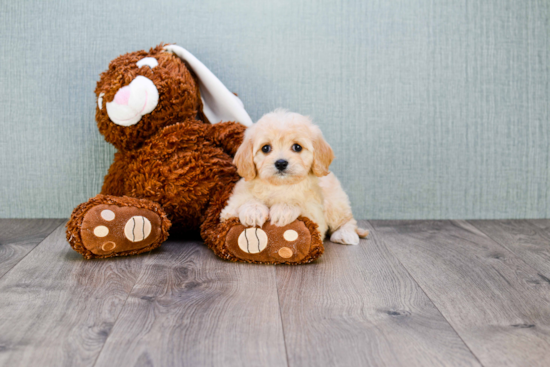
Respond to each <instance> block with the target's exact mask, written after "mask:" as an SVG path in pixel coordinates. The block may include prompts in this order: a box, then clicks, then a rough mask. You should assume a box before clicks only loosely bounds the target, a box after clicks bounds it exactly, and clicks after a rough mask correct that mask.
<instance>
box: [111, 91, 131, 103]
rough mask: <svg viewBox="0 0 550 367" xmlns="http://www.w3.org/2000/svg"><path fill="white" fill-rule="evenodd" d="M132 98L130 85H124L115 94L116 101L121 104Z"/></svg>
mask: <svg viewBox="0 0 550 367" xmlns="http://www.w3.org/2000/svg"><path fill="white" fill-rule="evenodd" d="M129 100H130V87H128V86H126V87H122V88H120V89H119V90H118V92H116V94H115V102H116V103H117V104H119V105H123V106H125V105H127V104H128V101H129Z"/></svg>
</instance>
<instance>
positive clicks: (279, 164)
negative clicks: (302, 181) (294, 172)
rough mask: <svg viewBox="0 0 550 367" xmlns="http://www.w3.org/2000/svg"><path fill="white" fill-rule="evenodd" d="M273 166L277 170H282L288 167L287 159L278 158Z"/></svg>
mask: <svg viewBox="0 0 550 367" xmlns="http://www.w3.org/2000/svg"><path fill="white" fill-rule="evenodd" d="M275 167H277V169H278V170H279V171H284V170H285V169H286V167H288V161H285V160H284V159H279V160H278V161H277V162H275Z"/></svg>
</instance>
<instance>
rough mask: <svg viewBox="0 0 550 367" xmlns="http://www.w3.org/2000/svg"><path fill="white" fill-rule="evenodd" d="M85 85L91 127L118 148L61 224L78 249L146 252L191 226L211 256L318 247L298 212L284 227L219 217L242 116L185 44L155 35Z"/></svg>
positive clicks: (288, 255)
mask: <svg viewBox="0 0 550 367" xmlns="http://www.w3.org/2000/svg"><path fill="white" fill-rule="evenodd" d="M95 93H96V96H97V101H98V104H97V107H96V121H97V125H98V128H99V131H100V132H101V134H103V136H104V137H105V140H106V141H108V142H109V143H111V144H113V145H114V146H115V147H116V148H117V150H118V151H117V152H116V153H115V157H114V162H113V164H112V165H111V167H110V169H109V172H108V174H107V176H106V177H105V180H104V183H103V188H102V190H101V194H99V195H97V196H96V197H94V198H92V199H90V200H88V201H87V202H85V203H83V204H80V205H79V206H78V207H77V208H75V210H74V211H73V213H72V215H71V218H70V220H69V222H68V223H67V240H68V242H69V243H70V245H71V246H72V248H73V249H74V250H76V251H78V252H79V253H81V254H82V255H83V256H84V257H85V258H87V259H93V258H106V257H113V256H126V255H135V254H139V253H142V252H145V251H150V250H152V249H154V248H157V247H159V246H160V245H161V244H162V243H163V242H164V241H165V240H166V238H167V237H168V231H169V230H179V231H185V232H189V231H197V230H200V233H201V236H202V238H203V239H204V241H205V243H206V244H207V245H208V246H209V247H210V248H211V249H212V250H213V251H214V252H215V253H216V255H218V256H219V257H221V258H223V259H227V260H231V261H245V262H251V263H270V264H276V263H288V264H301V263H308V262H311V261H313V260H315V259H316V258H318V257H319V256H320V255H321V254H322V253H323V244H322V241H321V240H320V236H319V232H318V231H317V225H316V224H315V223H313V222H312V221H310V220H309V219H308V218H304V217H300V218H298V220H296V221H295V222H293V223H291V224H290V225H288V226H286V227H276V226H273V225H271V224H269V223H266V224H264V226H263V227H262V228H245V227H244V226H242V225H241V224H240V222H239V220H238V219H237V218H233V219H230V220H228V221H226V222H223V223H221V222H220V212H221V211H222V209H223V208H224V206H225V204H226V202H227V200H228V198H229V196H230V194H231V191H232V189H233V186H234V185H235V183H236V182H237V181H238V180H239V175H238V174H237V169H236V167H235V166H234V165H233V163H232V160H233V155H234V154H235V152H236V151H237V148H238V147H239V145H240V144H241V142H242V139H243V133H244V131H245V129H246V126H245V125H250V124H251V123H252V121H251V120H250V117H249V116H248V114H247V113H246V111H245V110H244V108H243V106H242V103H241V102H240V100H239V99H238V98H237V97H236V96H235V95H233V94H232V93H230V92H229V91H228V90H227V88H225V86H224V85H223V84H222V83H221V82H220V81H219V80H218V79H217V78H216V77H215V76H214V75H213V74H212V73H211V72H210V71H209V70H208V69H207V68H206V67H205V66H204V65H203V64H202V63H201V62H200V61H199V60H197V59H196V58H195V57H194V56H193V55H191V54H190V53H189V52H188V51H186V50H185V49H183V48H181V47H179V46H176V45H168V46H165V45H162V44H161V45H159V46H157V47H155V48H152V49H151V50H150V51H149V52H146V51H137V52H132V53H128V54H125V55H122V56H119V57H118V58H116V59H115V60H113V61H112V62H111V63H110V64H109V69H108V70H107V71H105V72H103V73H102V74H101V77H100V80H99V82H98V83H97V87H96V89H95ZM220 121H239V122H240V123H239V122H220ZM171 228H172V229H171Z"/></svg>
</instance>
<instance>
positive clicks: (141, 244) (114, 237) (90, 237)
mask: <svg viewBox="0 0 550 367" xmlns="http://www.w3.org/2000/svg"><path fill="white" fill-rule="evenodd" d="M160 231H161V219H160V217H159V216H158V214H156V213H155V212H153V211H151V210H148V209H143V208H135V207H131V206H125V207H120V206H117V205H108V204H100V205H97V206H94V207H93V208H91V209H90V210H88V212H87V213H86V214H85V216H84V220H83V221H82V227H81V229H80V234H81V237H82V243H83V245H84V247H86V248H87V249H88V250H89V251H91V252H92V253H93V254H95V255H99V256H102V257H105V256H109V255H114V254H116V253H121V252H128V251H138V250H140V249H144V248H146V247H148V246H150V245H151V244H153V243H154V242H155V241H157V240H158V239H159V237H160Z"/></svg>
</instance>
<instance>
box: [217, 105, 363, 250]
mask: <svg viewBox="0 0 550 367" xmlns="http://www.w3.org/2000/svg"><path fill="white" fill-rule="evenodd" d="M296 144H298V145H299V146H300V147H301V149H299V148H296V146H295V145H296ZM265 146H269V148H264V147H265ZM262 148H263V149H262ZM264 150H269V151H268V152H265V151H264ZM333 159H334V153H333V151H332V148H331V147H330V146H329V145H328V143H327V142H326V141H325V139H324V138H323V134H322V133H321V130H320V129H319V128H318V127H317V126H315V125H314V124H313V123H312V121H311V119H310V118H309V117H307V116H302V115H300V114H297V113H293V112H288V111H286V110H283V109H277V110H275V111H274V112H271V113H268V114H266V115H264V116H263V117H262V118H261V119H260V120H259V121H258V122H257V123H256V124H254V125H253V126H252V127H249V128H248V129H247V130H246V133H245V137H244V141H243V143H242V145H241V146H240V147H239V149H238V151H237V153H236V155H235V160H234V163H235V165H236V166H237V169H238V172H239V174H240V175H241V177H243V178H242V179H241V180H240V181H239V182H237V184H236V186H235V188H234V190H233V193H232V195H231V197H230V199H229V201H228V203H227V206H226V207H225V208H224V209H223V211H222V212H221V220H222V221H225V220H227V219H229V218H234V217H237V218H239V219H240V221H241V223H242V224H243V225H245V226H251V227H261V226H262V225H263V224H264V223H265V221H267V220H268V218H269V219H270V221H271V223H272V224H274V225H276V226H281V227H282V226H285V225H287V224H290V223H292V222H293V221H295V220H296V219H297V218H298V216H300V215H303V216H305V217H308V218H310V219H311V220H313V221H314V222H315V223H317V224H318V225H319V232H320V233H321V236H322V237H323V239H324V237H325V235H326V234H327V233H330V234H331V237H330V240H331V241H332V242H337V243H342V244H349V245H357V244H359V237H362V238H363V237H366V236H367V235H368V231H366V230H364V229H360V228H358V227H357V222H356V220H355V219H354V218H353V215H352V212H351V206H350V202H349V199H348V196H347V195H346V193H345V192H344V190H343V189H342V186H341V185H340V182H339V181H338V179H337V178H336V176H335V175H334V174H333V173H330V172H329V170H328V168H329V166H330V164H331V162H332V160H333ZM281 160H283V161H286V162H288V165H287V166H286V168H285V169H283V170H281V169H279V168H277V167H276V165H275V163H276V162H277V161H281Z"/></svg>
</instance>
